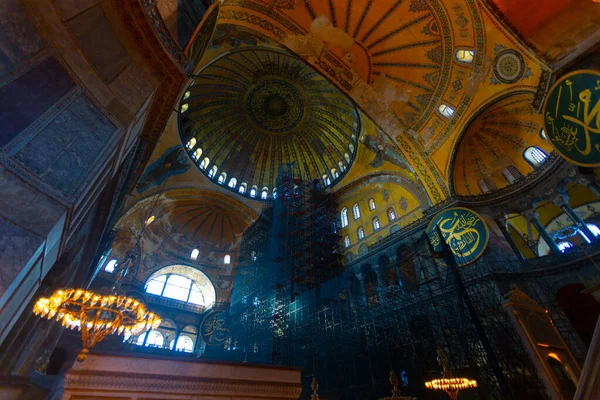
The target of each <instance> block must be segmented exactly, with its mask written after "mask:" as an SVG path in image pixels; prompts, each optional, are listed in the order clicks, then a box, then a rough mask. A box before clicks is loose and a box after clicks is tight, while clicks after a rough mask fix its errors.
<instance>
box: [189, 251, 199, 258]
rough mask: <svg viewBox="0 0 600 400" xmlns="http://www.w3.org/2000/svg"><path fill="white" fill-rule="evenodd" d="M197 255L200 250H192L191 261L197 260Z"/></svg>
mask: <svg viewBox="0 0 600 400" xmlns="http://www.w3.org/2000/svg"><path fill="white" fill-rule="evenodd" d="M199 254H200V250H198V249H194V250H192V253H191V254H190V258H191V259H192V260H197V259H198V255H199Z"/></svg>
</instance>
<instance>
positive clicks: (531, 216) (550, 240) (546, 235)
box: [521, 210, 562, 254]
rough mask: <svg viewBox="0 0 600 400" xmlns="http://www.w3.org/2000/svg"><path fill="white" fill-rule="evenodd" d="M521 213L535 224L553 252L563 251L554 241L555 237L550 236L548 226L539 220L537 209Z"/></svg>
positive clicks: (559, 252)
mask: <svg viewBox="0 0 600 400" xmlns="http://www.w3.org/2000/svg"><path fill="white" fill-rule="evenodd" d="M521 215H523V216H524V217H525V218H526V219H527V220H528V221H529V222H531V223H532V224H533V226H535V228H536V229H537V230H538V232H539V234H540V236H541V237H542V238H543V239H544V241H545V242H546V244H547V245H548V247H550V251H551V252H552V253H554V254H561V253H562V252H561V251H560V249H559V248H558V245H557V244H556V242H555V241H554V238H552V236H550V234H549V233H548V231H547V230H546V228H544V225H542V223H541V222H540V221H539V219H538V216H539V215H538V213H537V211H536V210H529V211H526V212H523V213H521Z"/></svg>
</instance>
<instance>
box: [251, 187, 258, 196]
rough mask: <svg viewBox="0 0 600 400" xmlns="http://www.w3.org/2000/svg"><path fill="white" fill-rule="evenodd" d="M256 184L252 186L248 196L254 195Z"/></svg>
mask: <svg viewBox="0 0 600 400" xmlns="http://www.w3.org/2000/svg"><path fill="white" fill-rule="evenodd" d="M256 191H257V190H256V186H252V189H250V197H256Z"/></svg>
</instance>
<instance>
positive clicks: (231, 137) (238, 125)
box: [179, 47, 360, 198]
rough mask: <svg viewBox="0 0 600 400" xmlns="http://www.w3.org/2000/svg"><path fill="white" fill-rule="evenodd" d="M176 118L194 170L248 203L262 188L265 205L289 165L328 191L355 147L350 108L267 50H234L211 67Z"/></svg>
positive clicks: (296, 63)
mask: <svg viewBox="0 0 600 400" xmlns="http://www.w3.org/2000/svg"><path fill="white" fill-rule="evenodd" d="M181 110H182V111H183V112H182V113H181V116H180V118H179V132H180V135H181V138H182V141H183V143H185V144H186V148H187V150H188V153H189V154H190V156H191V157H192V159H193V160H194V161H195V163H196V165H197V166H198V167H199V168H200V170H202V171H203V172H204V173H205V174H207V176H208V177H209V178H211V179H212V180H215V181H217V182H218V183H220V184H222V185H223V187H226V188H229V189H230V190H233V191H235V192H237V193H240V187H241V186H242V185H245V186H244V189H243V190H242V192H243V193H242V194H244V195H250V196H251V197H261V196H260V195H259V193H261V194H262V191H263V188H267V193H268V198H271V197H272V195H273V188H274V187H275V184H276V179H277V174H278V172H279V168H280V166H281V165H283V164H289V163H292V162H295V163H296V167H297V171H298V173H299V174H300V175H301V177H302V178H303V179H304V180H313V179H319V181H320V182H322V183H324V185H325V186H327V185H330V184H335V183H336V181H337V180H338V179H340V178H341V176H342V175H343V172H344V171H347V169H348V167H349V165H350V164H351V162H352V160H353V158H354V153H355V151H356V147H357V144H358V142H357V141H358V132H359V130H360V121H359V114H358V111H357V110H356V108H355V107H354V105H353V104H352V103H351V101H349V100H348V99H347V98H346V96H345V95H344V94H342V93H340V92H339V90H338V89H337V88H335V87H334V86H333V85H332V84H331V83H329V82H328V81H327V80H326V79H325V78H323V77H322V76H321V74H319V73H318V72H316V71H314V70H313V69H312V68H311V67H310V66H308V65H307V64H306V63H305V62H303V61H302V60H300V59H298V58H296V57H294V56H292V55H290V54H289V53H287V52H285V51H282V50H277V49H272V48H260V47H259V48H242V49H236V50H232V51H231V52H229V53H226V54H225V55H223V56H221V57H219V58H217V59H216V60H214V61H213V62H211V63H210V64H209V65H208V66H206V67H205V68H204V69H202V70H201V72H200V73H199V74H198V75H197V76H196V78H195V79H194V81H193V83H192V84H191V86H190V87H189V88H188V90H187V92H186V95H185V96H184V98H183V100H182V103H181ZM215 167H216V171H215ZM232 178H235V180H233V181H232ZM253 187H255V190H256V192H251V189H252V188H253ZM252 193H253V194H252Z"/></svg>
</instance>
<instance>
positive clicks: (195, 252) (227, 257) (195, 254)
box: [190, 249, 231, 264]
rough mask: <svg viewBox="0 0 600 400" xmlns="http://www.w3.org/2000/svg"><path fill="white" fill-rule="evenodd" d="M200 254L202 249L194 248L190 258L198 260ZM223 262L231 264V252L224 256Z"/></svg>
mask: <svg viewBox="0 0 600 400" xmlns="http://www.w3.org/2000/svg"><path fill="white" fill-rule="evenodd" d="M199 255H200V250H198V249H194V250H192V252H191V253H190V259H191V260H194V261H196V260H197V259H198V256H199ZM223 264H231V256H230V255H229V254H225V256H224V257H223Z"/></svg>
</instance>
